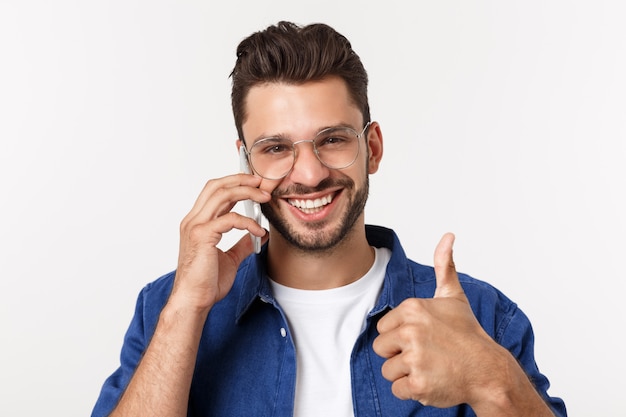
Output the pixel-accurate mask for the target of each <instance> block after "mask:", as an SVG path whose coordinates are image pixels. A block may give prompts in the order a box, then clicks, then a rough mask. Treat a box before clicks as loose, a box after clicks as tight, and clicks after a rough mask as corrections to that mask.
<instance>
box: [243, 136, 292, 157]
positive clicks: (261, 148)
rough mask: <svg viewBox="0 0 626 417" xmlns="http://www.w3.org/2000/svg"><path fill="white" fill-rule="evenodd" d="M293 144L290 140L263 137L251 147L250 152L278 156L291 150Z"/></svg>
mask: <svg viewBox="0 0 626 417" xmlns="http://www.w3.org/2000/svg"><path fill="white" fill-rule="evenodd" d="M292 148H293V145H292V144H291V142H290V141H286V140H282V139H277V138H276V139H275V138H269V139H263V140H260V141H258V142H257V143H255V144H254V146H253V147H252V150H251V151H252V152H254V153H256V154H259V155H264V156H280V155H284V154H287V153H291V152H292Z"/></svg>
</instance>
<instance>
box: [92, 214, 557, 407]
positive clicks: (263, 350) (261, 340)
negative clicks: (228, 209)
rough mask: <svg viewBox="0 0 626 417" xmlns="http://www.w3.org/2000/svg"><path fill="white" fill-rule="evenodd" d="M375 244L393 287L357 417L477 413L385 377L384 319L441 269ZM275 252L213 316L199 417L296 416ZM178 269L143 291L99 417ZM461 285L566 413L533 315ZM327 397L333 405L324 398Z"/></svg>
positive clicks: (421, 292) (485, 287) (361, 386)
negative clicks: (553, 390) (429, 400)
mask: <svg viewBox="0 0 626 417" xmlns="http://www.w3.org/2000/svg"><path fill="white" fill-rule="evenodd" d="M367 238H368V240H369V242H370V244H371V245H372V246H376V247H387V248H389V249H391V251H392V256H391V259H390V261H389V264H388V266H387V272H386V275H385V279H384V284H383V289H382V293H381V296H380V299H379V300H378V302H377V304H376V306H375V307H374V309H373V310H372V311H371V312H370V313H369V315H368V317H367V326H366V328H365V330H364V331H363V332H362V333H361V335H360V336H359V337H358V339H357V341H356V344H355V345H354V349H353V352H352V356H351V363H350V366H351V373H352V400H353V404H354V415H355V416H357V417H382V416H394V417H404V416H407V417H408V416H431V417H434V416H441V417H444V416H475V414H474V413H473V411H472V410H471V408H470V407H469V406H466V405H461V406H458V407H452V408H447V409H436V408H432V407H425V406H422V405H421V404H420V403H418V402H416V401H410V400H399V399H398V398H396V397H394V396H393V394H392V392H391V383H390V382H389V381H387V380H385V379H384V378H383V376H382V374H381V366H382V364H383V362H384V359H383V358H381V357H380V356H378V355H377V354H376V353H375V352H374V351H373V349H372V342H373V341H374V338H375V337H376V336H377V334H378V333H377V331H376V323H377V321H378V320H379V319H380V317H381V316H383V315H384V314H385V312H387V311H388V310H389V309H392V308H394V307H396V306H397V305H398V304H400V303H401V302H402V301H403V300H404V299H406V298H410V297H422V298H426V297H432V296H433V294H434V292H435V274H434V270H433V268H432V267H428V266H423V265H420V264H417V263H415V262H413V261H411V260H409V259H407V257H406V255H405V253H404V250H403V249H402V247H401V245H400V242H399V240H398V237H397V236H396V234H395V233H394V232H393V231H391V230H389V229H385V228H382V227H378V226H367ZM265 250H266V249H265V248H264V249H263V252H262V253H261V254H260V255H252V256H250V257H248V258H247V259H246V260H244V261H243V262H242V264H241V266H240V268H239V271H238V273H237V277H236V279H235V282H234V285H233V288H232V289H231V291H230V292H229V294H228V295H227V296H226V297H225V298H224V299H223V300H222V301H220V302H219V303H217V304H216V305H215V306H214V307H213V309H212V310H211V312H210V314H209V316H208V318H207V321H206V324H205V326H204V331H203V334H202V338H201V340H200V348H199V352H198V357H197V361H196V368H195V373H194V377H193V381H192V385H191V392H190V396H189V412H188V415H189V416H198V417H199V416H217V417H250V416H255V417H256V416H258V417H265V416H268V417H269V416H275V417H287V416H292V415H293V405H294V393H295V382H296V352H295V347H294V342H293V340H292V337H291V332H290V330H289V326H288V325H287V320H286V318H285V315H284V314H283V311H282V310H281V308H280V306H279V305H278V303H277V302H276V300H275V299H274V297H273V296H272V292H271V290H270V285H269V282H268V280H267V277H266V275H265V264H264V259H265ZM174 275H175V273H174V272H172V273H170V274H167V275H165V276H163V277H161V278H159V279H157V280H156V281H154V282H152V283H150V284H148V285H147V286H146V287H145V288H144V289H143V290H142V291H141V293H140V294H139V298H138V300H137V306H136V311H135V315H134V317H133V319H132V322H131V324H130V327H129V329H128V331H127V333H126V336H125V340H124V345H123V347H122V353H121V364H120V367H119V368H118V369H117V370H116V371H115V372H114V373H113V374H112V375H111V376H110V377H109V378H108V379H107V380H106V381H105V383H104V386H103V388H102V391H101V393H100V397H99V398H98V401H97V403H96V405H95V407H94V410H93V413H92V417H99V416H106V415H108V414H109V413H110V412H111V410H112V409H113V407H114V406H115V405H116V403H117V401H118V400H119V398H120V396H121V394H122V393H123V391H124V389H125V387H126V385H127V384H128V382H129V380H130V378H131V376H132V375H133V372H134V370H135V367H136V366H137V364H138V363H139V360H140V359H141V356H142V354H143V351H144V349H145V348H146V347H147V345H148V342H149V341H150V338H151V336H152V334H153V332H154V329H155V327H156V324H157V320H158V318H159V314H160V312H161V309H162V308H163V306H164V304H165V302H166V301H167V298H168V295H169V293H170V291H171V288H172V283H173V281H174ZM459 279H460V281H461V284H462V286H463V288H464V289H465V292H466V294H467V297H468V299H469V301H470V303H471V305H472V308H473V310H474V314H475V315H476V317H477V318H478V320H479V322H480V323H481V325H482V326H483V328H484V329H485V330H486V331H487V333H489V334H490V335H491V336H492V337H493V338H494V339H495V340H496V341H497V342H498V343H499V344H501V345H502V346H504V347H506V348H507V349H508V350H509V351H510V352H511V353H512V354H513V355H514V356H515V357H516V358H517V359H518V361H519V363H520V364H521V366H522V367H523V368H524V370H525V371H526V373H527V374H528V376H529V377H530V379H531V380H532V382H533V383H534V384H535V386H536V388H537V390H538V391H539V393H540V394H541V395H542V396H543V397H544V398H545V400H546V401H547V402H548V403H549V404H550V405H551V407H552V408H553V410H554V411H555V413H556V414H557V415H558V416H565V415H566V412H565V405H564V403H563V401H561V400H560V399H559V398H551V397H549V396H548V394H547V389H548V387H549V382H548V380H547V379H546V377H545V376H544V375H542V374H541V373H540V372H539V370H538V368H537V365H536V364H535V358H534V353H533V343H534V339H533V332H532V328H531V325H530V322H529V320H528V318H527V317H526V316H525V315H524V313H523V312H522V311H521V310H520V309H519V308H518V307H517V306H516V305H515V304H514V303H513V302H511V301H510V300H509V299H508V298H506V297H505V296H504V295H503V294H502V293H501V292H500V291H498V290H497V289H495V288H494V287H492V286H490V285H489V284H486V283H484V282H482V281H478V280H476V279H474V278H471V277H469V276H467V275H464V274H459ZM320 400H322V401H323V399H320Z"/></svg>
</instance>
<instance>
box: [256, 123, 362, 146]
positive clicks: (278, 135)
mask: <svg viewBox="0 0 626 417" xmlns="http://www.w3.org/2000/svg"><path fill="white" fill-rule="evenodd" d="M344 128H348V129H352V130H354V131H355V132H357V130H356V129H355V128H354V127H353V126H352V125H351V124H349V123H339V124H336V125H329V126H325V127H322V128H320V129H318V130H317V131H316V133H315V135H313V137H311V139H313V138H314V137H315V136H317V135H319V134H320V133H321V132H323V131H325V130H330V129H344ZM357 133H358V132H357ZM264 139H286V140H290V141H292V142H295V141H297V140H307V139H293V138H291V137H290V136H288V135H286V134H284V133H276V134H273V135H266V134H262V135H260V136H257V137H256V138H255V139H253V140H252V143H251V146H252V145H254V144H255V143H257V142H258V141H260V140H264Z"/></svg>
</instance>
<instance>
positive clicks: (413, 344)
mask: <svg viewBox="0 0 626 417" xmlns="http://www.w3.org/2000/svg"><path fill="white" fill-rule="evenodd" d="M454 239H455V237H454V235H453V234H451V233H448V234H445V235H444V236H443V237H442V239H441V241H440V242H439V244H438V245H437V248H436V250H435V257H434V258H435V259H434V267H435V275H436V279H437V289H436V291H435V295H434V297H433V298H431V299H423V298H411V299H407V300H405V301H403V302H402V303H401V304H400V305H399V306H398V307H397V308H395V309H393V310H391V311H390V312H389V313H387V314H386V315H385V316H384V317H383V318H381V319H380V321H379V322H378V327H377V328H378V331H379V333H380V335H379V336H378V337H377V338H376V339H375V341H374V345H373V348H374V351H375V352H376V353H377V354H378V355H380V356H382V357H383V358H385V359H387V360H386V361H385V363H384V364H383V367H382V374H383V376H384V377H385V378H386V379H387V380H389V381H391V382H392V391H393V393H394V395H395V396H396V397H398V398H400V399H413V400H417V401H419V402H421V403H422V404H424V405H432V406H436V407H441V408H443V407H450V406H454V405H458V404H461V403H470V404H471V403H472V402H474V401H475V400H477V398H475V397H476V396H477V395H480V394H477V393H476V388H481V389H482V388H484V387H486V386H488V384H487V383H486V382H487V381H488V380H489V378H490V373H491V372H492V369H490V367H491V366H497V359H496V358H498V356H502V355H501V351H502V350H504V349H503V348H501V347H500V346H499V345H497V343H496V342H494V341H493V339H491V337H490V336H489V335H488V334H487V333H486V332H485V331H484V330H483V329H482V327H481V326H480V324H479V323H478V321H477V320H476V317H475V316H474V313H473V312H472V309H471V307H470V305H469V302H468V300H467V297H466V295H465V292H464V291H463V288H462V287H461V284H460V282H459V277H458V275H457V272H456V268H455V266H454V260H453V258H452V246H453V243H454ZM494 352H499V353H500V355H497V354H496V355H494ZM505 353H508V352H506V351H505ZM494 359H496V360H495V361H494Z"/></svg>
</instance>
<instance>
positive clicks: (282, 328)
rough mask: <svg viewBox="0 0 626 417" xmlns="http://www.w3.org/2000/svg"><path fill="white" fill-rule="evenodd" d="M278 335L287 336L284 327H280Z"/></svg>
mask: <svg viewBox="0 0 626 417" xmlns="http://www.w3.org/2000/svg"><path fill="white" fill-rule="evenodd" d="M280 335H281V336H282V337H285V336H287V330H285V328H284V327H281V328H280Z"/></svg>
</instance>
